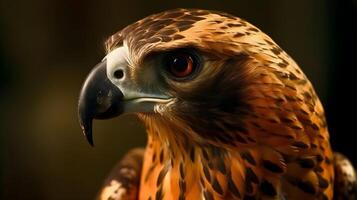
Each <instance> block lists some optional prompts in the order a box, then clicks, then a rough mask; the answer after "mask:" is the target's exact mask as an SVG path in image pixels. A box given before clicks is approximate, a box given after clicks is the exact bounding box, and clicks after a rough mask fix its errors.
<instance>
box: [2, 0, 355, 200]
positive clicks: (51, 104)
mask: <svg viewBox="0 0 357 200" xmlns="http://www.w3.org/2000/svg"><path fill="white" fill-rule="evenodd" d="M356 6H357V1H356V0H344V1H337V0H336V1H332V0H314V1H311V0H296V1H287V0H274V1H264V0H251V1H243V0H234V1H228V0H225V1H223V0H221V1H218V0H210V1H192V0H191V1H183V0H181V1H171V2H169V1H134V0H131V1H128V0H126V1H119V0H112V1H109V0H102V1H94V0H89V1H88V0H87V1H85V0H31V1H30V0H29V1H25V0H23V1H18V0H1V1H0V89H1V90H0V91H1V98H0V173H1V174H0V178H1V179H0V181H1V182H0V187H1V190H0V195H1V196H0V199H21V200H22V199H51V200H52V199H53V200H55V199H92V197H94V195H95V194H96V193H97V191H98V188H99V187H100V185H101V183H102V181H103V180H104V178H105V176H106V174H107V173H108V172H109V170H110V169H111V167H112V166H113V165H114V164H115V163H116V161H118V160H119V158H120V157H121V156H122V155H123V154H124V153H125V152H126V151H127V150H128V149H130V148H132V147H134V146H139V145H144V144H145V133H144V130H143V127H142V126H141V125H140V123H138V120H136V119H135V118H134V117H131V116H124V117H121V118H120V119H114V120H109V121H96V122H95V130H94V132H95V133H96V134H95V144H96V147H95V148H91V147H90V146H89V145H88V144H87V143H86V141H85V139H84V137H83V135H82V133H81V130H80V128H79V125H78V122H77V113H76V111H77V108H76V106H77V97H78V93H79V90H80V87H81V84H82V82H83V80H84V79H85V77H86V75H87V74H88V72H89V71H90V69H91V68H92V67H93V66H94V65H95V64H96V63H97V62H99V61H100V60H101V59H102V57H103V56H104V48H103V42H104V41H105V39H106V37H108V36H110V35H111V34H112V33H114V32H116V31H118V30H119V29H121V28H123V27H125V26H126V25H128V24H130V23H132V22H135V21H136V20H138V19H141V18H143V17H145V16H147V15H149V14H152V13H155V12H158V11H162V10H166V9H170V8H177V7H190V8H205V9H212V10H221V11H225V12H229V13H231V14H234V15H236V16H240V17H242V18H245V19H247V20H248V21H250V22H251V23H253V24H255V25H257V26H258V27H260V28H261V29H262V30H263V31H265V32H266V33H267V34H268V35H270V36H271V37H272V38H273V39H274V40H275V41H276V42H277V43H278V44H280V45H281V47H282V48H283V49H285V50H286V51H287V52H288V53H289V54H290V55H291V56H292V57H293V58H294V59H295V60H296V61H297V62H298V63H299V64H300V66H301V67H302V68H303V70H304V71H305V73H306V74H307V75H308V77H310V79H311V81H312V82H313V84H314V85H315V88H316V90H317V92H318V94H319V95H320V97H321V99H322V102H323V104H324V105H325V108H326V111H327V116H328V122H329V126H330V131H331V135H332V136H331V137H332V142H333V146H334V148H335V149H337V150H339V151H342V152H343V153H345V154H347V155H349V156H350V157H351V158H352V160H353V161H354V163H356V161H357V159H356V156H355V155H353V153H354V151H355V150H356V147H355V144H353V141H355V140H351V138H353V136H354V134H356V130H355V129H353V127H354V124H353V123H354V121H355V119H356V117H355V116H356V115H354V117H353V116H352V117H349V116H350V115H349V116H348V115H346V114H345V111H348V112H349V113H352V114H353V113H354V110H353V109H355V106H353V103H355V102H356V97H353V96H352V93H355V92H356V89H355V86H356V84H355V83H354V81H355V77H354V73H352V71H353V70H354V68H356V67H357V66H356V64H355V61H354V59H355V57H356V53H357V52H356V48H355V47H354V45H355V44H356V38H355V37H356V36H357V34H356V31H355V30H354V29H356V27H355V26H356V19H357V17H356Z"/></svg>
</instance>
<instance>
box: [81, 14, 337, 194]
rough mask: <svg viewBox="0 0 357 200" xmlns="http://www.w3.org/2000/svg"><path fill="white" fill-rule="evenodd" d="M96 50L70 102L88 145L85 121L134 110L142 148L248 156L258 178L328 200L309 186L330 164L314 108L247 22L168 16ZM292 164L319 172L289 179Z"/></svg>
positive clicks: (297, 74) (284, 62)
mask: <svg viewBox="0 0 357 200" xmlns="http://www.w3.org/2000/svg"><path fill="white" fill-rule="evenodd" d="M106 50H107V55H106V56H105V57H104V59H103V60H102V62H101V63H100V64H98V66H97V67H96V68H94V69H93V71H92V72H91V73H90V74H89V76H88V78H87V80H86V82H85V83H84V86H83V88H82V91H81V95H80V101H79V117H80V123H81V126H82V128H83V131H84V133H85V135H86V136H87V138H88V140H89V142H90V143H91V144H92V143H93V141H92V131H91V126H92V120H93V119H105V118H111V117H114V116H118V115H120V114H123V113H135V114H137V115H138V116H139V117H140V118H141V119H142V120H143V121H144V123H145V125H146V126H147V132H148V134H149V138H151V139H150V140H151V141H155V142H158V143H162V144H169V145H166V147H167V149H165V151H177V152H180V153H181V154H185V153H187V152H185V149H186V147H187V146H190V147H193V148H196V149H203V148H206V147H207V146H210V147H212V148H211V149H215V150H214V152H217V151H218V150H216V149H217V148H219V149H220V150H219V151H220V152H221V151H224V152H227V151H234V152H240V153H242V154H244V155H245V157H247V156H246V155H247V154H246V152H248V154H249V155H250V154H252V155H256V156H257V157H255V158H254V159H256V160H254V159H253V158H252V159H253V160H254V162H252V163H256V162H258V160H261V162H262V163H263V164H262V165H263V166H261V168H262V169H260V168H259V167H256V168H254V169H255V170H257V171H261V172H259V173H258V172H256V173H258V174H260V175H261V176H264V174H265V173H264V170H266V171H270V172H271V173H278V174H280V175H281V174H282V173H284V174H285V175H286V176H287V178H286V180H287V181H288V182H290V183H291V184H292V185H295V186H296V185H298V187H301V188H300V189H301V190H302V191H300V192H302V193H303V194H304V195H312V196H314V195H317V194H318V195H320V196H321V195H325V196H327V197H331V196H332V190H331V187H332V186H331V185H328V186H326V184H324V185H323V186H321V187H319V186H318V183H315V182H316V181H317V180H319V181H320V182H321V180H322V179H323V181H325V180H326V179H327V180H330V179H332V178H333V170H332V167H331V166H329V164H328V163H324V162H323V161H322V160H321V157H323V158H327V159H332V158H331V157H332V152H331V149H330V145H329V135H328V130H327V125H326V121H325V117H324V111H323V108H322V105H321V103H320V101H319V99H318V97H317V95H316V93H315V91H314V89H313V87H312V85H311V83H310V82H309V81H308V79H307V78H306V76H305V75H304V74H303V72H302V71H301V69H300V68H299V67H298V65H297V64H296V63H295V61H294V60H293V59H292V58H291V57H290V56H289V55H288V54H286V53H285V52H284V51H283V50H282V49H281V48H280V47H279V46H278V45H277V44H276V43H275V42H274V41H273V40H272V39H271V38H270V37H269V36H267V35H266V34H264V33H263V32H262V31H260V30H259V29H258V28H256V27H255V26H253V25H252V24H250V23H248V22H246V21H244V20H242V19H240V18H237V17H234V16H231V15H229V14H225V13H220V12H213V11H206V10H196V9H176V10H170V11H166V12H162V13H159V14H155V15H151V16H149V17H146V18H144V19H142V20H139V21H138V22H136V23H134V24H132V25H129V26H127V27H126V28H124V29H123V30H121V31H119V32H118V33H116V34H114V35H112V36H111V37H110V38H109V39H108V40H107V41H106ZM168 146H170V147H168ZM160 148H161V147H160ZM172 149H176V150H172ZM177 149H178V150H177ZM158 151H161V149H160V150H158ZM177 152H176V153H172V155H177ZM199 152H201V153H202V152H204V151H199ZM216 154H217V153H216ZM218 154H219V153H218ZM225 155H231V154H229V153H228V154H227V153H225ZM232 155H233V153H232ZM232 157H233V156H232ZM248 157H249V158H251V156H248ZM232 159H233V160H234V159H235V160H239V159H241V158H240V157H239V158H237V157H234V158H232ZM252 159H248V160H250V161H251V160H252ZM301 159H305V161H306V159H309V160H308V161H311V162H309V163H312V164H311V166H309V167H311V170H314V169H315V168H318V169H319V168H324V169H325V171H324V172H322V171H321V170H320V172H318V170H317V171H314V172H311V173H312V174H313V175H312V174H309V175H308V176H309V177H307V176H306V177H304V178H305V179H304V180H302V182H299V180H297V179H296V174H297V173H303V172H304V170H303V169H302V168H304V166H301V165H299V164H296V165H295V164H293V165H289V164H288V163H295V162H299V161H301ZM266 160H269V163H268V164H267V162H263V161H266ZM308 161H306V162H308ZM225 163H226V166H230V165H233V164H232V163H231V162H230V161H225ZM303 164H305V163H303ZM239 165H244V163H243V162H241V164H239ZM289 166H291V167H289ZM305 167H306V166H305ZM248 171H249V170H248ZM249 173H250V172H249ZM280 175H279V176H277V177H275V178H277V179H276V180H275V181H272V182H274V183H277V180H278V179H279V177H280ZM285 175H284V176H285ZM242 177H244V175H242ZM279 180H280V179H279ZM256 182H258V181H256ZM263 182H264V181H263ZM264 183H265V182H264ZM324 183H325V182H324ZM269 184H271V183H270V182H269ZM279 184H280V183H279ZM295 186H294V187H295ZM227 187H228V186H227ZM269 187H270V185H269ZM279 187H280V186H279ZM286 187H287V190H289V191H293V190H294V189H293V188H294V187H291V188H290V187H289V186H286ZM326 188H328V189H326ZM270 189H271V187H270ZM263 191H264V188H263ZM265 191H266V188H265ZM255 192H256V191H255V189H254V190H252V191H250V192H249V193H255ZM305 193H306V194H305ZM296 194H298V192H297V193H296ZM267 195H268V196H269V195H273V196H274V195H276V191H275V192H272V191H271V190H270V191H268V194H267ZM304 195H302V197H308V196H304ZM297 196H298V195H297ZM297 196H294V195H292V196H290V197H297ZM288 197H289V195H288Z"/></svg>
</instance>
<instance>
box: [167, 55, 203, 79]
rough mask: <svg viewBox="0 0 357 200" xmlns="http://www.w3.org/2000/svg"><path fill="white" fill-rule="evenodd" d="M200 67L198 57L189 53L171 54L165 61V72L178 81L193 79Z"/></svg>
mask: <svg viewBox="0 0 357 200" xmlns="http://www.w3.org/2000/svg"><path fill="white" fill-rule="evenodd" d="M198 67H199V63H198V59H197V56H196V55H195V54H193V53H191V52H188V51H175V52H170V53H168V55H167V56H166V59H165V70H166V71H167V73H168V74H169V75H170V76H171V77H172V78H174V79H176V80H182V79H186V78H190V77H192V75H194V74H195V72H197V69H198Z"/></svg>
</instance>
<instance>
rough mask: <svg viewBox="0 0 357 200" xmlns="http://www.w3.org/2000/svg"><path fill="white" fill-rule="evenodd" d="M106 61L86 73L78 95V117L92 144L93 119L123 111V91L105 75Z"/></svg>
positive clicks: (103, 117) (111, 116)
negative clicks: (86, 75)
mask: <svg viewBox="0 0 357 200" xmlns="http://www.w3.org/2000/svg"><path fill="white" fill-rule="evenodd" d="M106 65H107V64H106V61H105V60H104V61H103V62H101V63H99V64H98V65H97V66H96V67H95V68H94V69H93V70H92V71H91V72H90V73H89V75H88V77H87V79H86V80H85V82H84V84H83V86H82V90H81V93H80V96H79V103H78V117H79V123H80V126H81V128H82V131H83V133H84V135H85V136H86V138H87V140H88V142H89V144H90V145H92V146H93V136H92V122H93V119H109V118H113V117H116V116H118V115H120V114H122V113H123V109H124V107H123V104H122V102H123V93H122V92H121V91H120V90H119V88H117V87H116V86H115V85H114V84H113V83H112V82H111V81H110V80H109V79H108V77H107V69H106Z"/></svg>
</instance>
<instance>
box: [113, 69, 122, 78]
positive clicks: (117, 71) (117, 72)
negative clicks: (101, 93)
mask: <svg viewBox="0 0 357 200" xmlns="http://www.w3.org/2000/svg"><path fill="white" fill-rule="evenodd" d="M114 77H115V78H116V79H122V78H123V77H124V71H123V70H122V69H117V70H115V71H114Z"/></svg>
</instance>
